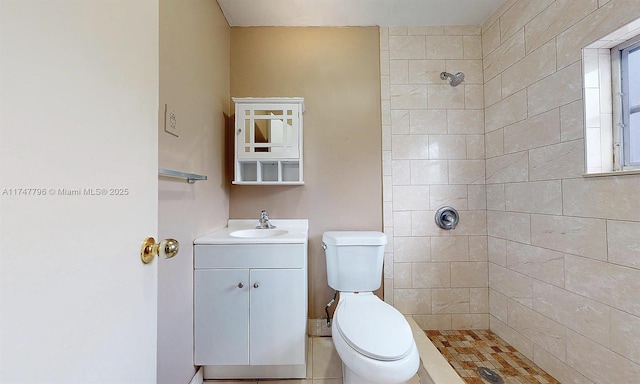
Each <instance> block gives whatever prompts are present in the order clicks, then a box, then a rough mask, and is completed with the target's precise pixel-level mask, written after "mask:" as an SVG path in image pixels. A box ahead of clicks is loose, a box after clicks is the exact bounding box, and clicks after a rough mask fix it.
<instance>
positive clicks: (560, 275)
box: [507, 241, 564, 287]
mask: <svg viewBox="0 0 640 384" xmlns="http://www.w3.org/2000/svg"><path fill="white" fill-rule="evenodd" d="M507 268H509V269H512V270H514V271H517V272H520V273H522V274H524V275H527V276H529V277H533V278H534V279H538V280H541V281H545V282H547V283H550V284H554V285H557V286H560V287H563V286H564V255H563V254H562V253H561V252H556V251H552V250H550V249H545V248H540V247H534V246H531V245H527V244H521V243H516V242H513V241H507Z"/></svg>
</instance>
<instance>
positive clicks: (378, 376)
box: [322, 231, 420, 384]
mask: <svg viewBox="0 0 640 384" xmlns="http://www.w3.org/2000/svg"><path fill="white" fill-rule="evenodd" d="M322 242H323V248H324V249H325V254H326V261H327V280H328V283H329V286H330V287H331V288H333V289H335V290H337V291H339V292H340V300H339V301H338V305H337V307H336V310H335V312H334V314H333V325H332V331H331V334H332V338H333V344H334V346H335V348H336V351H337V352H338V355H339V356H340V359H342V372H343V378H342V382H343V383H344V384H400V383H404V382H406V381H407V380H409V379H411V378H412V377H413V376H414V375H415V374H416V372H417V371H418V367H419V365H420V356H419V354H418V349H417V347H416V344H415V342H414V340H413V333H412V332H411V327H410V326H409V323H408V322H407V320H406V319H405V317H404V316H403V315H402V314H401V313H400V312H398V311H397V310H396V309H395V308H393V307H392V306H390V305H389V304H387V303H385V302H384V301H382V300H380V299H379V298H378V297H377V296H376V295H374V294H373V291H375V290H376V289H378V288H379V287H380V285H381V278H382V267H383V259H384V246H385V244H386V243H387V238H386V236H385V235H384V233H381V232H375V231H330V232H325V233H324V234H323V235H322Z"/></svg>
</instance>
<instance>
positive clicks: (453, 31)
mask: <svg viewBox="0 0 640 384" xmlns="http://www.w3.org/2000/svg"><path fill="white" fill-rule="evenodd" d="M444 33H445V34H446V35H468V36H479V35H480V34H481V33H482V28H481V27H480V26H479V25H447V26H445V27H444Z"/></svg>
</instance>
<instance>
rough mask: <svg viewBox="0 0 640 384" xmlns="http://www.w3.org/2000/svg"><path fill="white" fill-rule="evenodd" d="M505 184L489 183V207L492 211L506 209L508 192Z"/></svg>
mask: <svg viewBox="0 0 640 384" xmlns="http://www.w3.org/2000/svg"><path fill="white" fill-rule="evenodd" d="M504 187H505V185H504V184H489V185H487V209H488V210H492V211H504V210H506V200H507V197H506V194H505V190H504Z"/></svg>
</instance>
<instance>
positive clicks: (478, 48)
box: [462, 36, 482, 59]
mask: <svg viewBox="0 0 640 384" xmlns="http://www.w3.org/2000/svg"><path fill="white" fill-rule="evenodd" d="M462 48H463V50H464V58H465V59H482V37H480V36H462Z"/></svg>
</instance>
